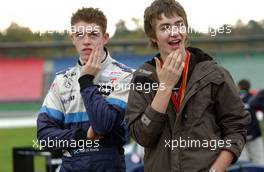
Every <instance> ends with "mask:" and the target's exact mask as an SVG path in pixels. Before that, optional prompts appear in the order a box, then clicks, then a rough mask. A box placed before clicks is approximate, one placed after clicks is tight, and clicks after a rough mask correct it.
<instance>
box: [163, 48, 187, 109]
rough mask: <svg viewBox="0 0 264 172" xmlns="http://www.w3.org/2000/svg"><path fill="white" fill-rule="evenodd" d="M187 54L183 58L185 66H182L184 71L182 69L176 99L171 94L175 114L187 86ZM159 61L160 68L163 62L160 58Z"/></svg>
mask: <svg viewBox="0 0 264 172" xmlns="http://www.w3.org/2000/svg"><path fill="white" fill-rule="evenodd" d="M189 56H190V55H189V52H188V51H186V58H185V64H184V69H183V74H182V82H181V86H180V89H179V91H178V96H177V97H176V95H174V93H172V94H171V97H170V99H171V101H172V103H173V105H174V107H175V110H176V112H177V113H178V112H179V109H180V105H181V103H182V100H183V97H184V92H185V90H186V86H187V74H188V68H189V59H190V58H189ZM160 61H161V66H162V65H163V61H162V59H161V58H160Z"/></svg>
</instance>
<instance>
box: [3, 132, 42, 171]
mask: <svg viewBox="0 0 264 172" xmlns="http://www.w3.org/2000/svg"><path fill="white" fill-rule="evenodd" d="M0 138H1V142H0V164H1V165H0V172H12V171H13V167H12V163H13V160H12V148H13V147H24V146H25V147H29V146H33V139H35V138H36V129H35V128H15V129H0ZM44 160H45V159H44V158H42V157H36V158H34V166H35V169H36V172H44V170H45V167H44V163H45V161H44Z"/></svg>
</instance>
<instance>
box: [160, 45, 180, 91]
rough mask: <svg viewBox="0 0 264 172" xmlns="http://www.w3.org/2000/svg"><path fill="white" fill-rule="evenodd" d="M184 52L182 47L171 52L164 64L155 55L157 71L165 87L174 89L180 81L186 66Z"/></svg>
mask: <svg viewBox="0 0 264 172" xmlns="http://www.w3.org/2000/svg"><path fill="white" fill-rule="evenodd" d="M183 54H184V52H183V51H182V50H181V49H177V50H176V51H173V52H171V53H170V54H169V55H168V56H167V57H166V59H165V62H164V64H163V66H161V62H160V60H159V59H158V58H157V57H155V62H156V71H157V75H158V78H159V82H160V84H163V86H164V87H165V89H168V90H172V89H173V87H174V86H175V85H176V84H177V82H178V81H179V79H180V77H181V75H182V71H183V68H184V56H183Z"/></svg>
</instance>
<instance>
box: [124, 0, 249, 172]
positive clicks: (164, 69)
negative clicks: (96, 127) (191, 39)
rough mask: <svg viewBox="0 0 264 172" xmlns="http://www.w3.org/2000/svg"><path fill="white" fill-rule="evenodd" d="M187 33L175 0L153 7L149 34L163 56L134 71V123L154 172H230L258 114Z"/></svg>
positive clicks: (147, 19)
mask: <svg viewBox="0 0 264 172" xmlns="http://www.w3.org/2000/svg"><path fill="white" fill-rule="evenodd" d="M187 28H188V22H187V16H186V13H185V11H184V8H183V7H182V6H181V5H180V4H179V3H178V2H176V1H175V0H155V1H154V2H153V3H152V4H151V5H150V6H149V7H147V8H146V10H145V14H144V29H145V32H146V34H147V36H148V37H149V39H150V42H151V45H152V46H153V47H154V48H156V49H157V50H158V51H159V54H158V55H157V56H156V57H154V58H153V59H152V60H151V61H148V62H146V63H144V64H143V65H142V66H141V67H140V68H139V69H138V70H137V71H136V72H135V73H134V77H133V79H132V84H134V85H136V87H134V89H131V90H130V95H129V100H128V109H127V112H126V121H127V124H128V128H129V132H130V135H131V136H132V137H133V138H134V139H135V140H136V141H137V142H138V143H139V144H140V145H142V146H143V147H144V148H145V157H144V169H145V171H146V172H156V171H157V172H159V171H163V172H171V171H173V172H198V171H199V172H208V171H210V172H224V171H225V170H226V169H227V167H228V166H229V165H230V164H231V163H232V162H233V163H234V162H235V161H236V160H237V158H238V157H239V155H240V153H241V151H242V149H243V146H244V144H245V134H246V129H245V126H246V125H247V124H248V123H249V121H250V116H249V115H248V113H247V112H246V111H245V109H244V106H243V104H242V102H241V100H240V97H239V95H238V90H237V88H236V85H235V84H234V82H233V80H232V78H231V76H230V74H229V73H228V72H227V71H226V70H225V69H224V68H222V67H220V66H219V65H217V64H216V62H214V61H213V59H212V58H211V57H210V56H209V55H207V54H206V53H204V52H203V51H202V50H200V49H197V48H191V47H188V48H185V46H186V40H187ZM157 84H159V86H157ZM140 85H141V86H140ZM141 88H142V89H141ZM149 90H150V91H149Z"/></svg>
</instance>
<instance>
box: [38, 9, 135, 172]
mask: <svg viewBox="0 0 264 172" xmlns="http://www.w3.org/2000/svg"><path fill="white" fill-rule="evenodd" d="M106 25H107V20H106V17H105V15H104V14H103V13H102V12H101V11H100V10H98V9H94V8H82V9H79V10H78V11H77V12H76V13H74V14H73V16H72V18H71V26H72V27H71V32H72V33H71V39H72V42H73V44H74V45H75V48H76V50H77V52H78V54H79V56H80V57H79V60H78V63H77V64H76V66H75V67H73V68H70V69H68V70H65V71H64V72H60V73H58V74H57V75H56V78H55V80H54V82H53V83H52V85H51V88H50V90H49V92H48V94H47V96H46V98H45V100H44V103H43V105H42V107H41V110H40V113H39V115H38V119H37V137H38V140H39V143H42V144H40V145H44V146H43V147H44V148H45V149H47V150H62V151H63V157H62V166H61V169H60V171H61V172H75V171H76V172H77V171H78V172H80V171H81V172H95V171H96V172H97V171H98V172H107V171H109V172H110V171H111V172H112V171H116V172H124V171H125V162H124V150H123V147H122V146H123V145H124V144H125V142H126V140H127V127H126V124H125V122H124V113H125V108H126V102H127V96H128V89H126V88H127V87H123V85H124V84H127V83H130V80H131V76H132V69H131V68H129V67H127V66H125V65H123V64H121V63H119V62H117V61H115V60H114V59H112V58H111V56H110V54H109V52H108V51H107V50H106V48H104V45H105V44H106V43H107V41H108V39H109V35H108V33H106ZM44 143H45V144H44Z"/></svg>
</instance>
